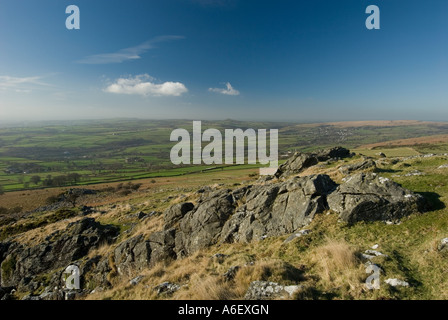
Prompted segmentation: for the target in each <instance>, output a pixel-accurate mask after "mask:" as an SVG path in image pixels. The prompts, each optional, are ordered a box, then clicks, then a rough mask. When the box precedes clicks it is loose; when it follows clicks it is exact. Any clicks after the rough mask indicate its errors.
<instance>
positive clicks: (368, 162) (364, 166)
mask: <svg viewBox="0 0 448 320" xmlns="http://www.w3.org/2000/svg"><path fill="white" fill-rule="evenodd" d="M375 170H376V163H375V161H373V160H372V159H364V160H363V161H360V162H357V163H353V164H348V165H345V166H341V167H340V168H339V172H341V173H342V174H344V175H347V174H352V173H354V172H356V171H363V172H366V171H370V172H373V171H375Z"/></svg>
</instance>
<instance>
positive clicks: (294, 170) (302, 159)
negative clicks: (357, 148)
mask: <svg viewBox="0 0 448 320" xmlns="http://www.w3.org/2000/svg"><path fill="white" fill-rule="evenodd" d="M351 156H352V154H351V153H350V151H349V150H348V149H345V148H342V147H335V148H331V149H324V150H319V151H317V152H315V153H301V152H296V153H295V154H294V155H293V156H292V157H291V158H289V159H288V160H287V161H286V162H285V163H283V164H282V165H281V166H280V167H279V168H278V170H277V172H276V173H275V176H276V177H277V178H280V177H287V176H290V175H293V174H298V173H300V172H302V171H304V170H305V169H307V168H309V167H312V166H314V165H316V164H318V163H319V162H321V161H327V160H330V159H335V160H336V159H343V158H347V157H351Z"/></svg>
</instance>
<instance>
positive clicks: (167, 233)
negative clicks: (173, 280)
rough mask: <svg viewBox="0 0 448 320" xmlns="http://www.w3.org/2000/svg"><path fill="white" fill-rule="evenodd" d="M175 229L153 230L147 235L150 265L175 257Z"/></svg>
mask: <svg viewBox="0 0 448 320" xmlns="http://www.w3.org/2000/svg"><path fill="white" fill-rule="evenodd" d="M175 235H176V230H175V229H168V230H164V231H159V232H154V233H153V234H151V235H150V236H149V245H150V247H151V260H150V266H154V265H155V264H156V263H157V262H160V261H168V260H172V259H176V257H177V255H176V252H175V245H176V243H175Z"/></svg>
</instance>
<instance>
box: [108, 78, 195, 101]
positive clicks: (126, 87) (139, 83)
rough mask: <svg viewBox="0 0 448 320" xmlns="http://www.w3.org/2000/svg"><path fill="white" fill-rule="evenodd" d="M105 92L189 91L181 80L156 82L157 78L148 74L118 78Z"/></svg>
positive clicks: (163, 93)
mask: <svg viewBox="0 0 448 320" xmlns="http://www.w3.org/2000/svg"><path fill="white" fill-rule="evenodd" d="M104 91H105V92H109V93H118V94H134V95H142V96H176V97H178V96H180V95H182V94H183V93H186V92H188V89H187V87H186V86H185V85H184V84H183V83H180V82H170V81H169V82H163V83H155V79H154V78H152V77H150V76H149V75H147V74H142V75H136V76H135V77H129V78H118V79H117V80H115V82H114V83H112V84H111V85H109V86H107V88H105V89H104Z"/></svg>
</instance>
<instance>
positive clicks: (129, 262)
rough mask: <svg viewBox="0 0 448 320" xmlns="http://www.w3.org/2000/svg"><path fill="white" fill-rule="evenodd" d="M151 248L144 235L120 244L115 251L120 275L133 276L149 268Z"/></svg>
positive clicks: (115, 260) (115, 259)
mask: <svg viewBox="0 0 448 320" xmlns="http://www.w3.org/2000/svg"><path fill="white" fill-rule="evenodd" d="M150 259H151V246H150V243H149V241H147V240H145V239H144V237H143V235H138V236H136V237H133V238H130V239H128V240H126V241H123V242H122V243H120V244H119V245H118V246H117V247H116V248H115V250H114V263H115V266H116V268H117V271H118V273H119V274H120V275H127V276H131V275H132V274H133V273H134V272H136V271H141V270H143V269H145V268H147V267H148V266H149V262H150Z"/></svg>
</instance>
